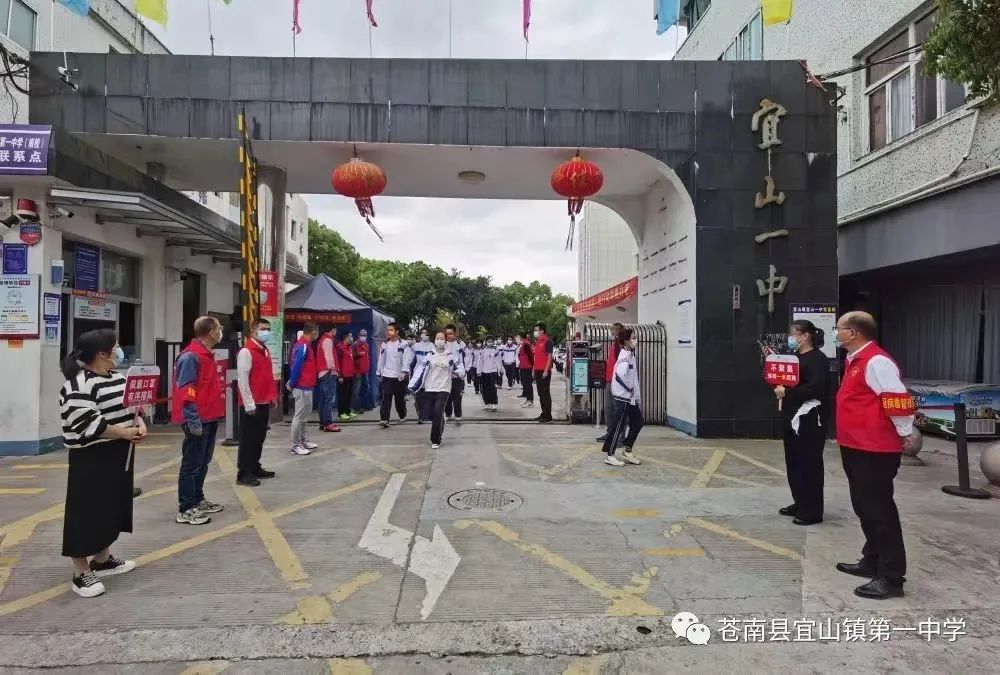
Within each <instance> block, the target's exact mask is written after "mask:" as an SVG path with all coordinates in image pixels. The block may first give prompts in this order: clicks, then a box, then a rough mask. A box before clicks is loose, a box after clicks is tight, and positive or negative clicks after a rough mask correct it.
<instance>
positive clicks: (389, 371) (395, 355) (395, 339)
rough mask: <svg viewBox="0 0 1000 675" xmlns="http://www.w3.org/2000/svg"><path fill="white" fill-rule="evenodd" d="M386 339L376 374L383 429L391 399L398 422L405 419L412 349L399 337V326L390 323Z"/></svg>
mask: <svg viewBox="0 0 1000 675" xmlns="http://www.w3.org/2000/svg"><path fill="white" fill-rule="evenodd" d="M385 336H386V340H385V342H383V343H382V347H381V348H380V349H379V352H378V367H377V369H376V370H375V374H376V375H377V376H378V380H379V385H380V387H381V389H382V406H381V409H380V410H379V413H380V419H381V421H380V422H379V424H380V425H381V426H382V428H383V429H385V428H387V427H388V426H389V413H390V412H391V408H392V403H393V401H395V402H396V414H397V415H399V421H400V423H402V422H405V421H406V380H407V379H408V377H409V375H410V362H411V361H412V360H413V351H412V350H411V349H410V346H409V345H408V344H407V343H406V342H403V341H402V340H400V339H399V327H398V326H397V325H396V324H394V323H390V324H389V326H388V327H387V328H386V331H385Z"/></svg>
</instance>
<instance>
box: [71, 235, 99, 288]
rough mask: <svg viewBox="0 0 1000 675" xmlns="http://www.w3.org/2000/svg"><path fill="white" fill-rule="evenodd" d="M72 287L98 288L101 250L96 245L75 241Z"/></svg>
mask: <svg viewBox="0 0 1000 675" xmlns="http://www.w3.org/2000/svg"><path fill="white" fill-rule="evenodd" d="M73 263H74V269H73V288H79V289H80V290H81V291H96V290H98V282H99V280H100V272H101V250H100V249H99V248H97V247H96V246H88V245H86V244H81V243H79V242H77V243H76V251H75V253H74V255H73Z"/></svg>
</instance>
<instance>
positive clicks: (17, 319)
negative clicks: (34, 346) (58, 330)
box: [0, 274, 41, 340]
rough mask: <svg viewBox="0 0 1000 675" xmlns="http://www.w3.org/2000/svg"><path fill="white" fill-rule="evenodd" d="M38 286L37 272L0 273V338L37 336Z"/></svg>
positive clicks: (39, 286)
mask: <svg viewBox="0 0 1000 675" xmlns="http://www.w3.org/2000/svg"><path fill="white" fill-rule="evenodd" d="M40 288H41V283H40V280H39V276H38V275H37V274H4V275H0V338H6V339H15V340H16V339H24V338H37V337H38V331H39V326H38V323H39V321H38V302H39V299H40V298H39V296H40Z"/></svg>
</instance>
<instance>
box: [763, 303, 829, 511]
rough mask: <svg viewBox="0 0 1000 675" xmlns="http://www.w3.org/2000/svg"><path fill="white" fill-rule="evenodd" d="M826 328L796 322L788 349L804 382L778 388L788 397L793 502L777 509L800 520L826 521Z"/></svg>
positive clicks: (781, 396)
mask: <svg viewBox="0 0 1000 675" xmlns="http://www.w3.org/2000/svg"><path fill="white" fill-rule="evenodd" d="M823 343H824V336H823V331H821V330H820V329H818V328H816V326H815V325H814V324H813V322H812V321H793V322H792V325H791V327H790V328H789V329H788V348H789V349H790V350H792V351H793V352H795V353H796V354H797V355H798V357H799V384H798V385H797V386H794V387H788V388H786V387H781V386H779V387H775V388H774V395H775V396H776V397H777V398H779V399H783V403H782V406H781V412H782V416H783V418H784V442H785V472H786V473H787V475H788V486H789V487H790V488H791V490H792V504H791V505H789V506H786V507H784V508H782V509H778V513H780V514H781V515H783V516H790V517H792V518H794V520H793V521H792V522H794V523H795V524H796V525H813V524H815V523H822V522H823V446H824V445H825V444H826V430H827V424H826V421H827V419H828V418H829V391H830V388H829V387H830V384H829V378H830V363H829V359H827V358H826V355H825V354H823V352H821V351H820V349H819V348H820V347H822V346H823Z"/></svg>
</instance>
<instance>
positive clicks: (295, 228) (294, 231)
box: [289, 220, 299, 241]
mask: <svg viewBox="0 0 1000 675" xmlns="http://www.w3.org/2000/svg"><path fill="white" fill-rule="evenodd" d="M289 230H290V231H291V233H292V241H295V240H296V239H298V238H299V228H298V223H296V222H295V221H294V220H293V221H292V226H291V228H289Z"/></svg>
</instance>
